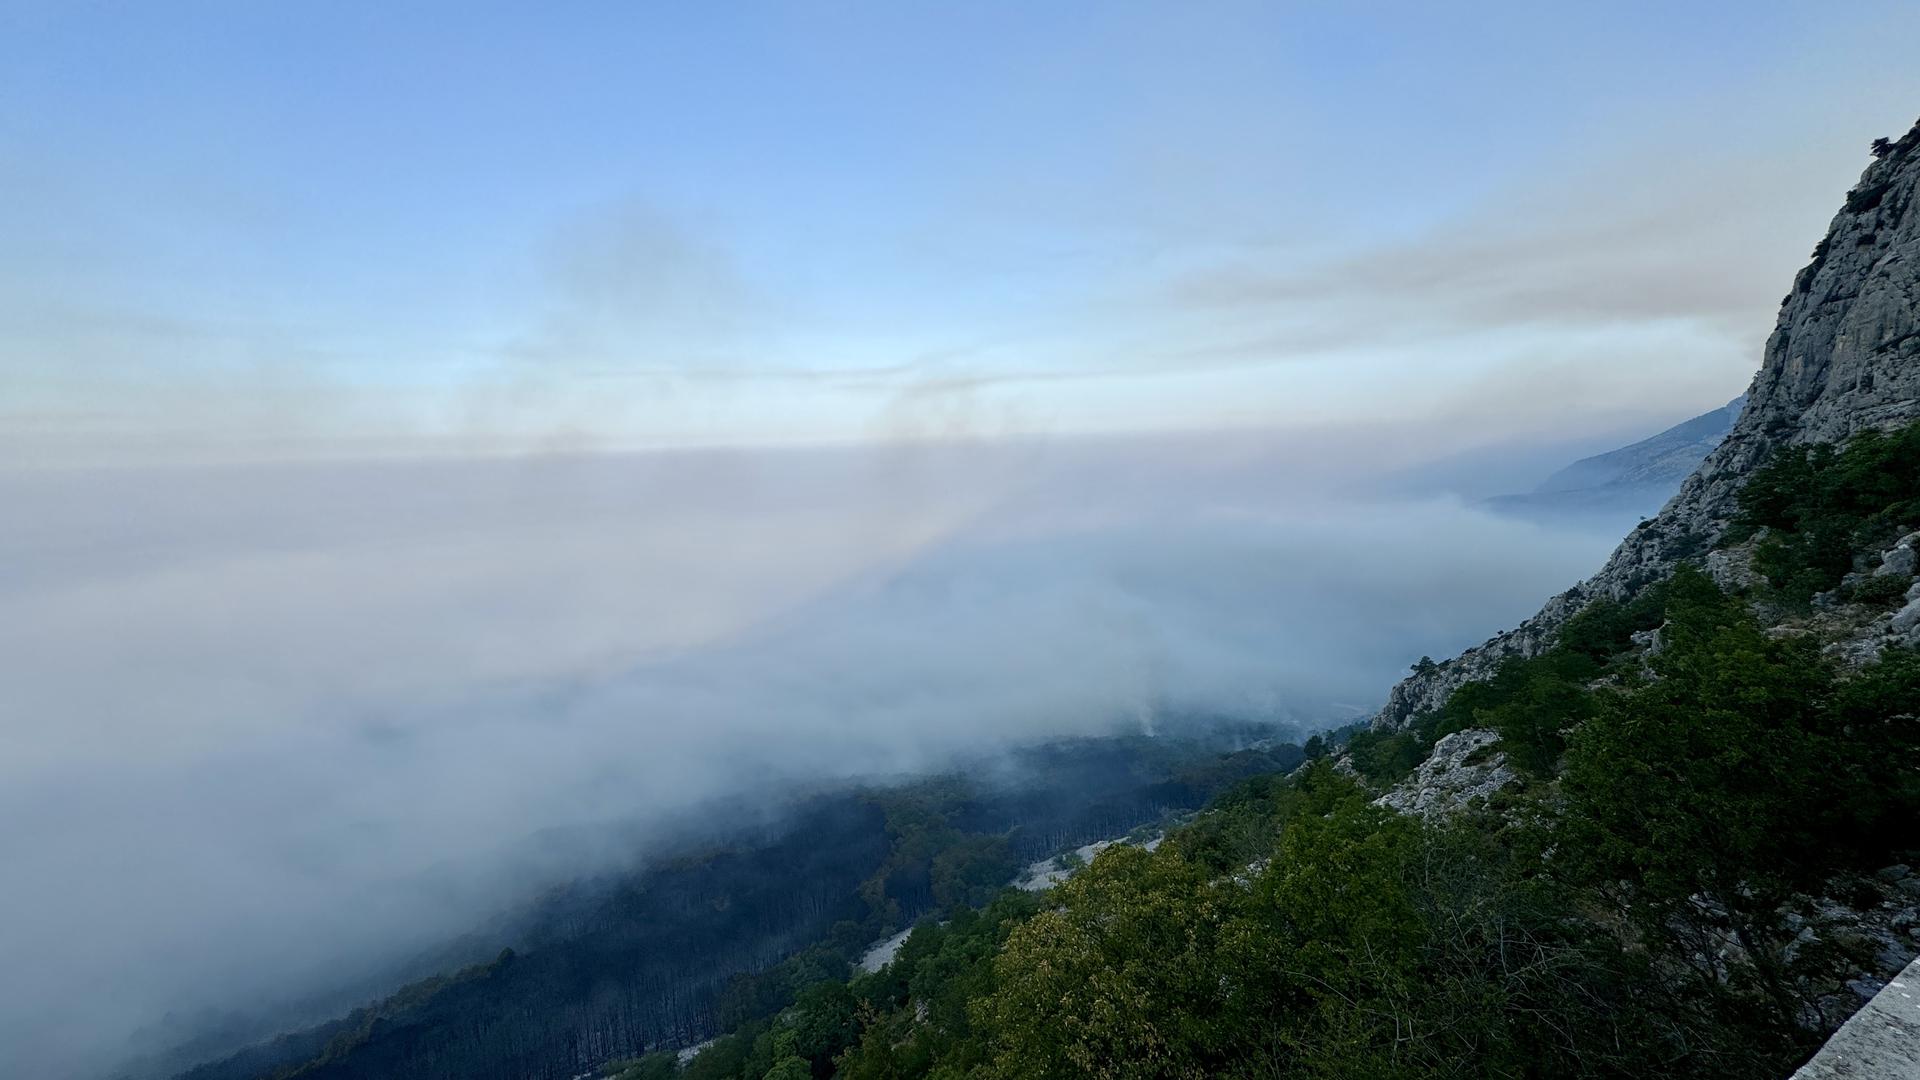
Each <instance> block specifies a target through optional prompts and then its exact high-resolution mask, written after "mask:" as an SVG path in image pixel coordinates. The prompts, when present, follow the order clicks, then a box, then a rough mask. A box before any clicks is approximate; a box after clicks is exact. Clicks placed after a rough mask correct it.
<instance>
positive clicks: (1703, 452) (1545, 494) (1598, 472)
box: [1486, 394, 1747, 519]
mask: <svg viewBox="0 0 1920 1080" xmlns="http://www.w3.org/2000/svg"><path fill="white" fill-rule="evenodd" d="M1746 403H1747V395H1745V394H1741V395H1740V396H1739V397H1736V398H1734V399H1733V400H1732V401H1729V402H1727V403H1726V404H1725V405H1722V406H1721V407H1720V408H1718V409H1714V410H1713V411H1712V412H1706V413H1702V414H1700V415H1699V416H1696V417H1694V418H1693V419H1691V420H1684V421H1682V422H1680V423H1678V424H1675V425H1674V426H1672V427H1670V428H1668V429H1667V430H1665V431H1662V432H1660V433H1659V434H1658V435H1652V436H1649V437H1647V438H1645V439H1641V440H1640V441H1639V442H1636V443H1633V444H1631V445H1628V446H1623V447H1620V448H1619V449H1617V450H1609V451H1607V452H1606V453H1604V454H1595V455H1593V456H1592V457H1586V458H1581V459H1580V460H1579V461H1576V462H1574V463H1573V464H1571V465H1568V466H1567V467H1565V468H1563V469H1561V470H1559V471H1558V472H1555V473H1554V474H1553V475H1552V476H1549V477H1547V478H1546V479H1545V480H1543V481H1541V482H1540V483H1539V484H1538V485H1537V486H1535V487H1534V489H1533V490H1532V491H1530V492H1526V493H1524V494H1518V495H1496V496H1494V497H1493V498H1491V499H1488V500H1487V502H1486V505H1487V507H1488V508H1489V509H1492V510H1495V511H1497V512H1499V513H1502V514H1508V515H1511V516H1514V517H1527V518H1537V519H1546V518H1565V517H1576V516H1578V517H1589V516H1591V517H1612V516H1615V515H1619V516H1623V517H1638V516H1642V515H1647V514H1652V513H1654V512H1655V511H1657V510H1659V509H1660V507H1661V506H1662V505H1664V504H1665V503H1666V501H1667V500H1668V499H1669V498H1671V497H1672V496H1673V493H1674V492H1676V491H1678V490H1680V484H1681V482H1682V481H1684V480H1685V479H1686V478H1687V477H1688V475H1690V474H1691V473H1692V472H1693V470H1694V469H1696V468H1698V467H1699V465H1700V463H1701V462H1702V461H1705V460H1706V457H1707V455H1708V454H1710V453H1712V452H1713V448H1714V447H1716V446H1719V445H1720V442H1721V440H1723V439H1725V438H1726V437H1727V432H1728V431H1731V430H1732V429H1733V424H1734V421H1735V420H1737V419H1739V417H1740V410H1741V409H1743V408H1745V407H1746Z"/></svg>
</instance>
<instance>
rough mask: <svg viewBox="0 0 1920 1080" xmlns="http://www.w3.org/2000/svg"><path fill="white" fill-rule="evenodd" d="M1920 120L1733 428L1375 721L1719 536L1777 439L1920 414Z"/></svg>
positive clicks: (1530, 650) (1418, 677) (1785, 331)
mask: <svg viewBox="0 0 1920 1080" xmlns="http://www.w3.org/2000/svg"><path fill="white" fill-rule="evenodd" d="M1916 189H1920V125H1916V126H1915V127H1914V129H1913V130H1912V131H1909V132H1908V133H1907V134H1906V135H1905V136H1904V137H1902V138H1900V139H1899V140H1897V141H1895V142H1892V143H1891V144H1889V145H1888V146H1887V147H1886V148H1885V150H1884V153H1883V154H1881V156H1879V157H1878V158H1876V160H1875V161H1874V162H1873V164H1871V165H1869V166H1868V167H1867V170H1866V171H1865V172H1864V173H1863V174H1862V175H1861V177H1860V181H1859V183H1858V184H1856V185H1855V186H1854V188H1853V190H1852V191H1850V192H1848V193H1847V198H1846V202H1845V204H1844V205H1843V206H1842V207H1841V209H1840V212H1839V213H1838V214H1836V215H1835V216H1834V219H1833V223H1832V225H1831V226H1829V228H1828V230H1827V235H1826V238H1825V239H1823V240H1822V241H1821V242H1820V244H1819V246H1818V247H1816V248H1815V249H1814V252H1813V259H1812V261H1811V262H1810V263H1808V264H1807V266H1806V267H1805V268H1804V269H1802V270H1801V271H1800V272H1799V274H1797V275H1796V276H1795V277H1794V281H1793V291H1792V292H1790V293H1788V294H1787V296H1786V298H1785V299H1784V300H1783V301H1782V303H1781V308H1780V318H1779V321H1778V323H1777V324H1776V326H1775V328H1774V331H1773V334H1772V336H1771V337H1770V338H1768V340H1767V345H1766V353H1765V357H1764V359H1763V361H1762V363H1761V366H1760V370H1759V372H1758V373H1757V374H1756V375H1755V376H1754V379H1753V383H1752V386H1751V387H1750V388H1749V390H1748V392H1747V405H1746V408H1745V409H1744V410H1743V411H1742V412H1741V414H1740V418H1739V420H1737V421H1736V422H1735V423H1734V426H1733V429H1732V430H1731V431H1730V432H1729V433H1728V434H1727V437H1726V438H1725V439H1724V440H1723V441H1722V442H1721V443H1720V445H1719V446H1718V447H1716V448H1715V449H1714V451H1713V452H1712V453H1711V454H1709V455H1708V456H1707V458H1706V460H1705V461H1703V462H1702V463H1701V464H1700V467H1699V468H1698V469H1696V470H1695V471H1694V473H1693V474H1692V475H1691V476H1689V477H1688V478H1687V480H1686V481H1685V483H1683V484H1682V485H1681V488H1680V491H1679V492H1678V493H1677V494H1676V495H1674V497H1673V498H1672V499H1671V500H1670V501H1669V502H1668V503H1667V505H1666V506H1665V507H1664V508H1663V509H1662V510H1661V511H1660V513H1659V515H1658V516H1656V517H1654V518H1651V519H1649V520H1648V521H1646V522H1644V523H1643V524H1642V525H1641V526H1640V527H1638V528H1636V529H1635V530H1634V531H1633V532H1632V533H1630V534H1629V535H1628V536H1627V538H1626V539H1625V540H1624V541H1622V542H1621V544H1620V546H1619V548H1617V549H1616V550H1615V551H1614V553H1613V556H1612V557H1611V558H1610V559H1608V560H1607V563H1606V565H1605V566H1603V567H1602V568H1601V569H1600V571H1599V573H1597V574H1595V575H1594V576H1593V577H1591V578H1589V579H1588V580H1587V581H1585V582H1583V583H1581V584H1579V585H1576V586H1575V587H1573V588H1572V589H1569V590H1567V591H1566V592H1564V593H1561V594H1560V595H1558V596H1556V597H1554V598H1553V599H1551V600H1549V601H1548V602H1547V604H1546V606H1545V607H1544V608H1542V609H1541V611H1540V612H1539V613H1538V614H1537V615H1535V616H1533V617H1532V618H1530V619H1528V620H1526V621H1525V622H1523V623H1521V624H1520V625H1519V626H1517V627H1515V628H1514V629H1512V630H1509V631H1506V632H1505V633H1502V634H1499V635H1497V636H1495V637H1494V638H1492V639H1491V640H1489V641H1487V642H1486V643H1484V644H1482V645H1480V646H1478V647H1476V648H1473V649H1469V650H1467V651H1466V652H1464V653H1462V654H1461V655H1460V656H1458V657H1456V658H1454V659H1452V660H1450V661H1447V662H1446V663H1443V664H1440V665H1438V666H1437V667H1435V668H1433V669H1431V670H1427V671H1423V672H1419V673H1416V674H1415V675H1413V676H1411V677H1409V678H1407V679H1406V680H1404V681H1402V682H1401V683H1400V684H1399V685H1397V686H1395V687H1394V688H1393V690H1392V692H1391V693H1390V695H1389V696H1388V700H1387V703H1386V705H1385V706H1384V707H1383V708H1382V709H1381V710H1380V712H1379V713H1378V714H1377V715H1376V716H1375V718H1374V726H1375V727H1376V728H1385V729H1398V728H1401V727H1404V726H1405V725H1406V724H1407V722H1408V721H1409V720H1410V719H1412V718H1413V717H1414V716H1416V715H1418V714H1420V713H1422V712H1425V711H1428V710H1431V709H1434V708H1437V707H1438V706H1440V705H1441V704H1443V703H1444V702H1445V701H1446V699H1447V696H1448V695H1449V694H1451V693H1452V692H1453V691H1454V690H1455V689H1457V688H1458V687H1459V686H1461V685H1462V684H1464V683H1467V682H1471V681H1474V680H1477V679H1483V678H1486V677H1487V676H1488V675H1490V674H1491V673H1492V671H1493V669H1494V668H1495V667H1496V666H1497V665H1498V663H1499V662H1500V661H1501V660H1503V659H1505V658H1506V657H1509V656H1515V655H1518V656H1533V655H1537V654H1538V653H1539V652H1540V651H1541V650H1542V649H1543V648H1545V647H1546V646H1547V645H1548V644H1549V643H1550V642H1551V640H1552V635H1553V632H1554V631H1555V630H1556V629H1557V628H1558V627H1559V626H1560V625H1561V624H1562V623H1563V622H1565V621H1566V619H1567V618H1568V617H1569V616H1571V615H1572V614H1573V613H1575V612H1577V611H1579V610H1580V608H1582V607H1583V606H1585V605H1586V604H1587V602H1589V601H1590V600H1593V599H1595V598H1598V597H1614V598H1621V597H1624V596H1627V595H1630V594H1632V593H1633V592H1635V591H1636V590H1638V589H1639V588H1640V587H1641V586H1642V585H1644V584H1645V583H1647V582H1649V581H1652V580H1654V579H1656V578H1659V577H1662V576H1664V575H1665V574H1666V573H1667V572H1669V571H1670V570H1672V568H1673V567H1674V565H1675V564H1676V563H1677V562H1679V561H1680V560H1681V559H1684V558H1686V557H1688V556H1695V555H1699V554H1701V553H1703V552H1705V551H1706V550H1707V549H1708V548H1710V547H1711V546H1712V545H1713V544H1714V543H1715V542H1716V541H1717V540H1719V539H1720V537H1721V536H1722V534H1723V533H1725V531H1726V529H1727V527H1728V524H1729V523H1730V520H1731V518H1732V516H1733V512H1734V510H1735V502H1736V493H1737V492H1738V491H1739V488H1740V485H1741V483H1742V482H1743V481H1744V480H1745V479H1746V477H1747V476H1748V474H1749V473H1751V472H1752V470H1753V469H1754V468H1755V466H1756V465H1758V464H1759V463H1760V462H1761V461H1762V460H1763V459H1764V458H1765V457H1766V456H1767V454H1768V453H1769V452H1770V451H1772V450H1773V449H1774V448H1776V447H1779V446H1788V445H1795V444H1802V443H1820V442H1837V441H1840V440H1843V439H1845V438H1847V437H1848V436H1850V435H1852V434H1854V433H1856V432H1859V431H1862V430H1867V429H1871V428H1888V427H1894V426H1898V425H1901V424H1905V423H1907V422H1910V421H1912V420H1914V419H1916V418H1920V205H1917V200H1916Z"/></svg>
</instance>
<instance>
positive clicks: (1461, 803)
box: [1374, 728, 1520, 818]
mask: <svg viewBox="0 0 1920 1080" xmlns="http://www.w3.org/2000/svg"><path fill="white" fill-rule="evenodd" d="M1499 742H1500V736H1499V735H1498V734H1497V733H1495V732H1492V731H1488V730H1487V729H1485V728H1468V729H1467V730H1465V731H1456V732H1454V733H1453V734H1451V735H1448V736H1446V737H1444V738H1442V739H1441V740H1440V741H1438V742H1436V743H1434V744H1433V753H1432V754H1430V755H1428V757H1427V760H1425V761H1423V762H1421V763H1420V767H1419V768H1417V769H1415V770H1414V772H1413V775H1412V776H1409V777H1407V779H1406V780H1405V781H1403V782H1401V783H1400V785H1399V786H1397V787H1395V788H1394V789H1393V790H1392V791H1389V792H1387V793H1386V794H1385V795H1382V796H1380V797H1379V798H1378V799H1375V800H1374V802H1375V803H1377V804H1379V805H1381V806H1384V807H1387V808H1389V809H1392V810H1398V811H1399V812H1401V813H1403V814H1417V815H1419V816H1420V817H1423V818H1435V817H1442V816H1445V815H1447V814H1450V813H1453V812H1455V811H1458V810H1462V809H1465V808H1466V807H1467V806H1469V805H1471V804H1472V803H1473V802H1474V801H1475V800H1485V799H1487V798H1490V797H1491V796H1493V795H1494V794H1495V793H1496V792H1498V791H1500V790H1501V789H1502V788H1506V787H1510V786H1512V785H1513V784H1515V783H1518V782H1519V780H1520V777H1519V775H1518V774H1517V773H1515V772H1514V771H1513V769H1512V768H1511V767H1510V766H1509V765H1508V764H1507V755H1506V754H1505V753H1503V752H1501V751H1499V750H1496V749H1494V748H1495V747H1496V746H1497V745H1499Z"/></svg>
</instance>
